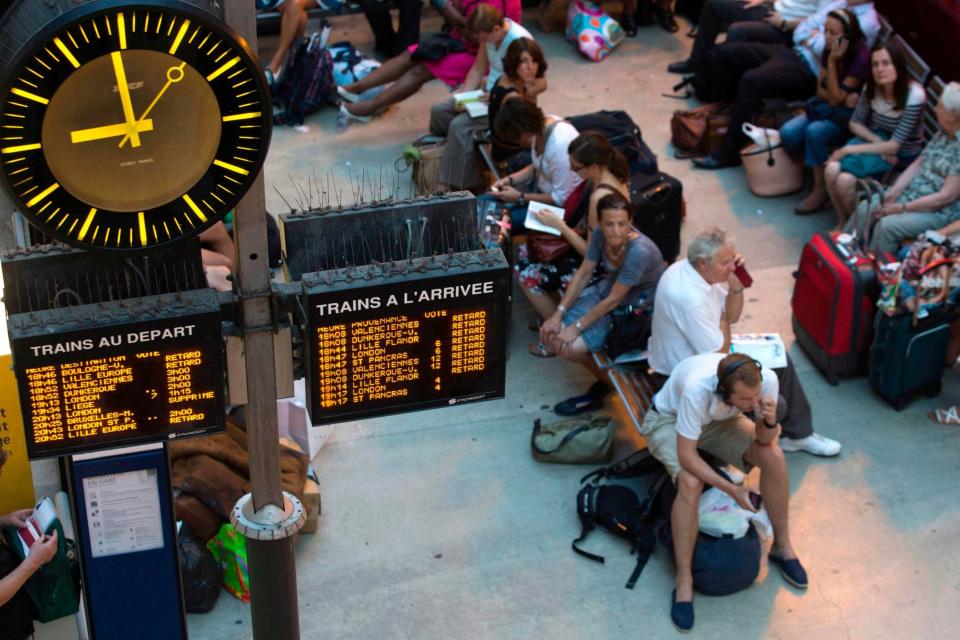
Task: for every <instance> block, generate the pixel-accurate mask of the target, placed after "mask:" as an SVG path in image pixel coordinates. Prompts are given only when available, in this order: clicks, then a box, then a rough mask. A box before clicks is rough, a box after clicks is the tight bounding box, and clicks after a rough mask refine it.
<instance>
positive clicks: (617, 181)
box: [513, 131, 630, 358]
mask: <svg viewBox="0 0 960 640" xmlns="http://www.w3.org/2000/svg"><path fill="white" fill-rule="evenodd" d="M568 153H569V156H570V168H571V169H573V170H574V171H575V172H576V173H577V175H578V176H580V177H581V178H582V179H583V180H584V181H585V183H583V186H584V187H585V189H584V194H583V195H584V196H586V201H585V202H584V203H583V204H584V205H585V206H576V207H572V206H571V207H568V209H570V210H571V213H570V214H568V215H569V219H568V220H561V219H560V218H557V217H554V216H549V215H547V216H537V219H538V220H539V221H540V222H542V223H543V224H545V225H548V226H551V227H553V228H554V229H556V230H557V231H559V232H560V235H561V236H562V237H563V239H564V240H566V241H567V243H569V245H570V247H571V249H572V250H571V251H568V252H567V253H565V254H564V255H562V256H560V257H559V258H556V259H554V260H552V261H550V262H538V261H537V260H542V258H541V257H540V256H538V255H536V253H535V252H534V251H528V248H529V245H526V244H521V245H520V246H519V247H518V254H519V257H518V259H517V263H516V265H514V268H513V270H514V274H515V275H516V276H517V282H518V283H519V284H520V290H521V291H523V295H524V296H525V297H526V298H527V300H528V301H529V302H530V305H531V306H532V307H533V309H534V311H536V312H537V314H538V316H539V318H543V319H547V318H549V317H550V316H552V315H553V314H554V312H556V310H557V303H556V300H557V297H558V294H559V293H560V292H562V291H563V290H564V289H565V288H566V287H567V285H568V284H569V283H570V280H571V279H572V278H573V274H574V273H576V271H577V268H578V267H579V266H580V263H581V262H583V257H584V256H585V255H586V253H587V245H588V243H589V242H590V236H591V235H592V234H593V232H594V231H595V230H596V228H597V224H598V223H597V220H598V215H597V204H598V203H599V202H600V199H601V198H603V197H604V196H607V195H610V194H612V193H617V194H620V195H621V196H623V197H624V198H626V197H627V196H628V194H629V187H628V186H627V181H628V180H629V175H630V174H629V171H630V169H629V167H628V166H627V160H626V158H624V157H623V154H622V153H620V151H619V150H617V149H615V148H614V147H613V145H611V144H610V141H609V140H607V139H606V138H605V137H604V136H603V135H601V134H600V133H597V132H596V131H585V132H584V133H581V134H580V135H579V136H577V137H576V139H575V140H574V141H573V142H571V143H570V147H569V150H568ZM577 214H579V216H578V215H577ZM596 277H597V274H594V279H593V280H591V281H590V282H589V284H593V282H594V280H595V279H596ZM538 325H539V322H537V323H535V324H531V327H534V326H538ZM529 351H530V353H532V354H533V355H535V356H540V357H544V358H546V357H552V356H553V354H552V353H550V352H548V350H547V347H546V345H544V344H543V343H542V342H540V343H533V344H531V345H530V346H529Z"/></svg>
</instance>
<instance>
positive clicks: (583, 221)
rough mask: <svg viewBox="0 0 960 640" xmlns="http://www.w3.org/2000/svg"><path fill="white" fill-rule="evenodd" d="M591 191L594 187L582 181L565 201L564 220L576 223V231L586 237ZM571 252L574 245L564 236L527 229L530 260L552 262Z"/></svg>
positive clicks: (539, 262) (538, 262)
mask: <svg viewBox="0 0 960 640" xmlns="http://www.w3.org/2000/svg"><path fill="white" fill-rule="evenodd" d="M591 192H592V189H590V187H589V186H588V184H587V183H586V182H581V183H580V184H579V185H577V188H576V189H574V190H573V191H572V192H571V193H570V195H569V196H567V201H566V202H564V203H563V219H564V221H565V222H566V223H567V224H568V225H570V224H575V225H576V226H575V227H574V231H576V232H577V233H578V234H580V236H582V237H584V238H586V237H587V208H588V207H589V203H590V193H591ZM571 252H573V246H571V244H570V243H569V242H567V240H566V238H564V237H563V236H555V235H553V234H551V233H545V232H543V231H532V230H531V231H527V257H528V258H529V259H530V262H534V263H537V264H552V263H554V262H556V261H557V260H560V259H561V258H564V257H566V256H567V255H570V253H571Z"/></svg>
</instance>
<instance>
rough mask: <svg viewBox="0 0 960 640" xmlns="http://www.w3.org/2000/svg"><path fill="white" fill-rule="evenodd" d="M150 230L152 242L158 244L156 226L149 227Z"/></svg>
mask: <svg viewBox="0 0 960 640" xmlns="http://www.w3.org/2000/svg"><path fill="white" fill-rule="evenodd" d="M150 229H151V230H152V231H153V241H154V242H160V238H158V237H157V225H155V224H152V225H150Z"/></svg>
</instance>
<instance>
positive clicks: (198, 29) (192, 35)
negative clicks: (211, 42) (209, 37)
mask: <svg viewBox="0 0 960 640" xmlns="http://www.w3.org/2000/svg"><path fill="white" fill-rule="evenodd" d="M198 33H200V27H197V28H196V29H194V30H193V33H192V34H190V39H189V40H187V44H193V39H194V38H196V37H197V34H198Z"/></svg>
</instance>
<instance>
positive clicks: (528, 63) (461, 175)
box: [430, 38, 547, 191]
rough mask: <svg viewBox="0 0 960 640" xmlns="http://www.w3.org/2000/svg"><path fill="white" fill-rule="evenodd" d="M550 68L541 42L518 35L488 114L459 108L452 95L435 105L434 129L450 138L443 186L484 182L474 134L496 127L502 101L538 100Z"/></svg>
mask: <svg viewBox="0 0 960 640" xmlns="http://www.w3.org/2000/svg"><path fill="white" fill-rule="evenodd" d="M479 59H480V57H479V56H478V57H477V60H479ZM546 71H547V61H546V59H544V57H543V51H542V50H541V49H540V45H538V44H537V43H536V42H535V41H534V40H531V39H530V38H518V39H516V40H514V41H513V42H511V43H510V46H508V47H507V49H506V53H505V54H504V56H503V74H502V75H501V76H500V78H499V79H498V80H497V81H496V83H495V84H494V85H493V87H492V89H490V92H489V96H490V97H489V104H488V107H487V115H488V117H487V118H473V117H471V116H470V114H469V113H468V112H466V111H457V109H456V104H455V102H454V99H453V98H452V97H451V98H447V99H446V100H444V101H442V102H438V103H437V104H435V105H433V107H431V109H430V133H432V134H433V135H435V136H446V138H447V141H446V143H445V144H444V147H443V158H442V159H441V161H440V177H439V179H440V183H441V185H440V187H439V190H441V191H449V190H451V189H471V188H477V187H479V186H480V185H481V184H482V182H483V171H482V167H481V164H480V162H479V161H478V158H477V153H476V151H475V144H474V134H475V133H476V132H480V131H483V130H484V129H486V128H487V126H488V125H489V127H490V128H491V129H493V123H494V122H495V119H496V117H497V113H498V112H499V111H500V105H501V104H503V102H504V101H506V100H514V99H517V98H524V99H526V100H530V101H531V102H533V103H534V104H536V102H537V96H539V95H540V94H541V93H543V92H544V91H546V90H547V78H546V76H545V74H546Z"/></svg>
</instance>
